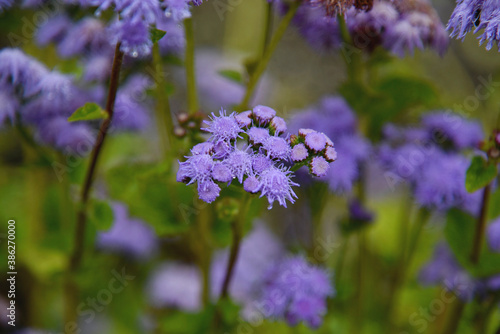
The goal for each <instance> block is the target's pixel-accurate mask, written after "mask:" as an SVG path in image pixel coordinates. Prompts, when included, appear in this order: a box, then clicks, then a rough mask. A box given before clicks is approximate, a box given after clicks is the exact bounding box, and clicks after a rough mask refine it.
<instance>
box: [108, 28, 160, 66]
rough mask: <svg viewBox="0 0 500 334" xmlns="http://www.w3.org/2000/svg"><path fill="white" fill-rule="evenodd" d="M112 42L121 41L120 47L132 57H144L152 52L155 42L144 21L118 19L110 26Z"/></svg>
mask: <svg viewBox="0 0 500 334" xmlns="http://www.w3.org/2000/svg"><path fill="white" fill-rule="evenodd" d="M109 33H110V36H111V43H113V44H116V43H118V42H121V46H120V49H121V51H123V52H124V53H126V54H128V55H131V56H132V57H134V58H136V57H144V56H147V55H149V54H150V53H151V47H152V46H153V42H152V41H151V39H150V38H149V27H148V25H147V24H146V23H144V22H143V21H116V22H114V23H113V24H112V25H111V26H110V27H109Z"/></svg>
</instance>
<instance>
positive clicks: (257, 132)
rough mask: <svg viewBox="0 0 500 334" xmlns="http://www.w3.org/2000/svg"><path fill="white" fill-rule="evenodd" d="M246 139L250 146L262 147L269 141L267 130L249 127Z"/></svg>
mask: <svg viewBox="0 0 500 334" xmlns="http://www.w3.org/2000/svg"><path fill="white" fill-rule="evenodd" d="M246 133H247V135H248V139H249V140H250V142H251V143H252V145H259V144H260V145H262V144H264V143H265V142H266V141H267V140H268V139H269V137H270V136H269V129H266V128H258V127H255V126H254V127H251V128H250V129H248V130H247V132H246Z"/></svg>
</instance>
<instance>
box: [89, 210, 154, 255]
mask: <svg viewBox="0 0 500 334" xmlns="http://www.w3.org/2000/svg"><path fill="white" fill-rule="evenodd" d="M112 208H113V213H114V221H113V225H112V226H111V228H110V229H109V230H108V231H106V232H100V233H99V234H98V236H97V245H98V247H99V248H101V249H103V250H108V251H114V252H120V253H125V254H128V255H131V256H134V257H137V258H141V259H144V258H148V257H150V256H152V255H153V254H154V253H155V251H156V249H157V246H158V240H157V238H156V235H155V233H154V231H153V229H152V228H151V227H150V226H148V225H146V223H144V222H143V221H141V220H139V219H135V218H131V217H130V216H129V214H128V208H127V206H126V205H125V204H122V203H118V202H117V203H113V205H112Z"/></svg>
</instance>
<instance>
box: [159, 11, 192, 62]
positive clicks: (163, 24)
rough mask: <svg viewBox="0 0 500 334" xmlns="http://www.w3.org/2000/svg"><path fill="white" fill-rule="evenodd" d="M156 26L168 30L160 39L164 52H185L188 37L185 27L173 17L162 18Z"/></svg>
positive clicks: (162, 51)
mask: <svg viewBox="0 0 500 334" xmlns="http://www.w3.org/2000/svg"><path fill="white" fill-rule="evenodd" d="M156 28H157V29H159V30H162V31H166V34H165V36H163V38H162V39H160V40H159V41H158V45H159V46H160V51H161V53H162V54H174V55H180V54H182V53H183V52H184V48H185V46H186V38H185V36H184V29H183V27H182V26H181V25H180V24H179V22H176V21H175V20H173V19H168V18H161V19H159V20H158V22H157V23H156Z"/></svg>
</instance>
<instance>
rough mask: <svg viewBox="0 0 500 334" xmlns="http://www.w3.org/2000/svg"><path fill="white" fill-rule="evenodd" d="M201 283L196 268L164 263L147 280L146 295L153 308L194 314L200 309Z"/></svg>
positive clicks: (199, 274)
mask: <svg viewBox="0 0 500 334" xmlns="http://www.w3.org/2000/svg"><path fill="white" fill-rule="evenodd" d="M201 281H202V278H201V273H200V272H199V270H198V268H197V267H195V266H192V265H187V264H181V263H176V262H164V263H162V264H160V265H159V266H158V267H157V268H156V269H155V270H154V271H153V273H152V275H151V277H150V278H149V280H148V283H147V287H146V294H147V296H148V300H149V303H150V304H151V305H153V306H154V307H157V308H160V307H175V308H178V309H181V310H183V311H187V312H196V311H199V310H200V309H201V290H202V282H201Z"/></svg>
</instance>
